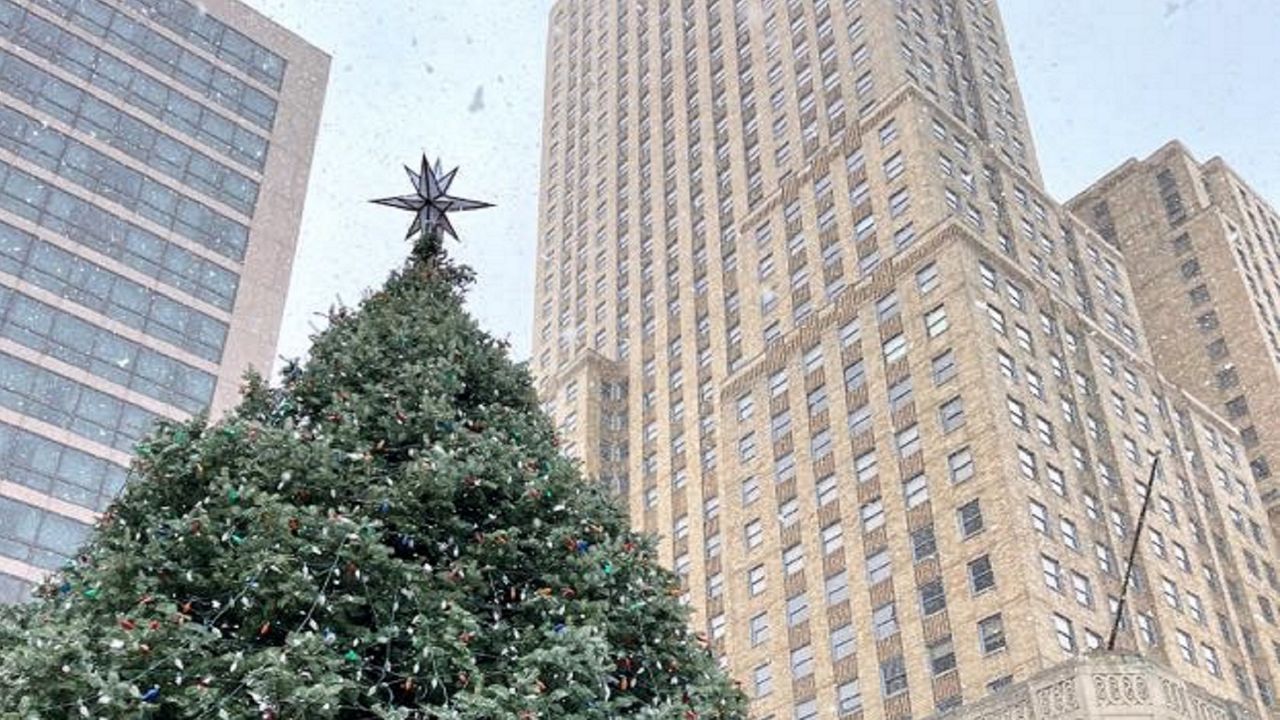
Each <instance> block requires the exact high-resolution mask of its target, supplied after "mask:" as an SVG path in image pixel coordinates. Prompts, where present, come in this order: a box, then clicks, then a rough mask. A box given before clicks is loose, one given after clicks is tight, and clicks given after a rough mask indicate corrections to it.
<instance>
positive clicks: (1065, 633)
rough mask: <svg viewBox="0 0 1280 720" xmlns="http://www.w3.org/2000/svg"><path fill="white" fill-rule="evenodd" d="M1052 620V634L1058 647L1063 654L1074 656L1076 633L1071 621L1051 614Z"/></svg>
mask: <svg viewBox="0 0 1280 720" xmlns="http://www.w3.org/2000/svg"><path fill="white" fill-rule="evenodd" d="M1052 620H1053V633H1054V636H1055V637H1056V638H1057V640H1058V647H1060V648H1062V650H1063V652H1068V653H1073V654H1074V653H1075V651H1076V631H1075V628H1074V627H1073V626H1072V625H1071V621H1070V620H1068V619H1067V618H1065V617H1063V616H1062V615H1059V614H1057V613H1054V614H1053V616H1052Z"/></svg>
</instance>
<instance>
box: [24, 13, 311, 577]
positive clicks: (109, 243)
mask: <svg viewBox="0 0 1280 720" xmlns="http://www.w3.org/2000/svg"><path fill="white" fill-rule="evenodd" d="M328 67H329V59H328V57H327V56H326V55H324V54H323V53H321V52H320V51H319V50H317V49H315V48H314V47H312V46H310V45H308V44H306V43H305V42H303V41H302V40H301V39H300V38H298V37H296V36H295V35H293V34H292V33H289V32H287V31H285V30H284V29H283V28H281V27H279V26H277V25H275V24H274V23H272V22H270V21H269V20H267V19H266V18H265V17H263V16H261V15H259V14H258V13H256V12H254V11H252V10H250V9H249V8H248V7H246V6H244V5H242V4H240V3H238V2H235V0H204V1H203V2H200V3H195V2H189V1H188V0H0V602H8V601H18V600H21V599H22V598H23V597H25V596H26V594H27V592H28V588H29V586H30V584H31V583H32V582H35V581H38V580H39V579H40V578H42V577H43V576H44V574H45V573H46V572H47V571H48V570H49V569H51V568H56V567H58V566H59V565H60V564H62V562H64V561H65V559H66V558H67V556H68V555H69V554H71V553H73V552H74V551H75V548H76V547H77V546H78V545H79V544H80V542H81V541H82V540H83V539H84V537H85V536H86V534H87V532H88V529H89V527H90V524H91V523H92V522H93V520H94V518H95V517H96V515H97V513H98V512H100V511H101V510H103V509H104V508H105V506H106V504H107V503H108V502H109V501H110V500H111V498H112V497H113V496H114V495H115V494H116V493H117V492H118V491H119V490H120V488H121V486H122V485H123V483H124V482H125V475H126V468H127V466H128V463H129V459H130V454H131V451H132V448H133V445H134V443H135V442H136V441H137V440H138V439H139V437H140V436H141V435H142V434H143V433H145V432H146V430H147V428H148V427H149V426H150V424H151V423H152V422H153V421H154V420H156V419H158V418H173V419H184V418H187V417H190V416H191V415H193V414H195V413H198V412H201V411H204V410H209V409H211V410H212V411H213V413H215V414H217V413H218V412H221V411H222V410H223V409H225V408H227V407H229V406H230V405H232V404H234V402H235V400H236V398H237V392H238V389H239V384H240V383H239V381H240V376H241V375H242V373H243V372H244V371H245V370H246V369H247V368H248V367H250V366H253V367H256V368H258V369H259V370H260V371H269V369H270V366H271V362H272V360H273V358H274V355H275V346H276V336H277V333H278V330H279V326H280V318H281V313H282V311H283V307H284V300H285V289H286V288H287V287H288V282H289V270H290V266H291V264H292V261H293V252H294V245H295V243H296V241H297V231H298V224H299V220H300V215H301V209H302V201H303V197H304V194H305V191H306V185H307V176H308V170H309V167H310V162H311V151H312V146H313V144H314V142H315V136H316V131H317V128H318V125H319V115H320V108H321V104H322V101H323V97H324V91H325V85H326V80H327V76H328Z"/></svg>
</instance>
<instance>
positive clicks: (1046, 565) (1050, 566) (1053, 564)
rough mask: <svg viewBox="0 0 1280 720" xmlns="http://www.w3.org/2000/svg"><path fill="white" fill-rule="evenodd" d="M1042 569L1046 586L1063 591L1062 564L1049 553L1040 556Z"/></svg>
mask: <svg viewBox="0 0 1280 720" xmlns="http://www.w3.org/2000/svg"><path fill="white" fill-rule="evenodd" d="M1040 571H1041V574H1042V575H1043V576H1044V584H1045V587H1047V588H1049V589H1050V590H1053V591H1055V592H1062V565H1061V563H1059V562H1058V561H1057V560H1055V559H1053V558H1051V557H1049V556H1048V555H1041V556H1040Z"/></svg>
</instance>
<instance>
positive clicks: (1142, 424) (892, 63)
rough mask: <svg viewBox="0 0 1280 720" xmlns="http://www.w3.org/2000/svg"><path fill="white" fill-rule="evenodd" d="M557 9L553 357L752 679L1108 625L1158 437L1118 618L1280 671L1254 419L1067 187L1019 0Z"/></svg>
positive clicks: (1005, 666)
mask: <svg viewBox="0 0 1280 720" xmlns="http://www.w3.org/2000/svg"><path fill="white" fill-rule="evenodd" d="M548 42H549V47H548V61H547V78H546V88H547V94H546V107H545V118H544V156H543V180H542V189H541V209H540V213H541V218H540V237H539V257H538V267H537V297H536V303H537V308H536V313H535V315H536V319H535V327H534V337H535V340H534V357H533V369H534V372H535V374H536V376H537V379H538V383H539V391H540V393H541V395H542V397H543V398H544V400H545V401H546V404H547V407H548V409H549V410H550V411H551V412H552V413H553V416H554V417H555V418H556V420H557V422H558V423H559V424H560V427H561V429H562V433H563V436H564V439H565V442H566V449H567V450H568V451H569V452H571V453H573V454H576V455H578V456H579V457H582V458H583V460H584V463H585V467H586V469H587V471H588V472H589V473H591V474H592V475H594V476H595V477H597V478H599V479H601V480H602V481H604V482H608V483H610V484H611V485H613V486H615V487H616V488H618V489H619V491H620V492H621V494H622V495H623V497H625V498H626V500H627V501H628V505H629V511H630V514H631V517H632V520H633V523H634V524H635V525H636V526H637V527H638V528H640V529H643V530H647V531H651V532H655V533H658V534H660V535H661V536H662V537H663V542H662V550H663V553H664V556H665V558H666V559H667V561H669V562H670V563H671V565H672V566H673V567H674V568H675V569H676V571H677V572H678V573H679V574H680V575H681V576H682V578H683V583H684V587H685V588H686V590H687V598H688V601H689V603H690V604H691V606H692V607H693V608H694V610H695V613H696V616H695V622H697V623H698V624H699V625H700V626H701V627H704V628H705V629H706V631H707V634H708V636H709V637H710V640H711V642H712V645H713V648H714V649H715V651H716V652H717V653H719V654H720V655H721V657H722V658H723V659H724V662H725V664H726V665H727V666H728V667H729V668H730V669H731V670H732V672H733V673H734V674H735V676H736V677H738V678H739V679H740V680H741V682H742V683H743V686H744V689H745V690H746V692H747V693H748V694H749V695H750V696H752V697H753V698H754V703H755V704H754V714H755V716H756V717H760V718H764V717H773V718H777V719H778V720H782V719H783V718H796V719H798V720H809V719H811V718H837V717H840V718H854V717H867V718H908V717H924V716H927V715H929V714H931V713H933V712H934V711H935V710H936V709H945V708H950V707H954V706H956V705H958V704H960V703H964V702H971V701H975V700H977V699H979V698H982V697H983V696H985V695H987V694H988V693H989V692H990V691H992V690H995V689H998V688H1000V687H1003V686H1005V685H1008V684H1010V683H1016V682H1020V681H1022V680H1023V679H1025V678H1028V677H1029V676H1031V675H1032V674H1034V673H1037V672H1038V671H1040V670H1042V669H1045V668H1050V667H1053V666H1056V665H1058V664H1060V663H1062V662H1063V661H1064V660H1066V659H1068V658H1070V657H1071V656H1073V655H1075V654H1078V653H1081V652H1083V651H1084V650H1086V649H1088V648H1091V647H1095V646H1097V645H1099V644H1100V643H1102V642H1103V637H1104V636H1105V634H1106V632H1107V630H1108V627H1109V618H1110V614H1111V606H1112V604H1113V603H1114V602H1115V598H1116V596H1117V595H1118V594H1119V586H1120V574H1121V572H1122V562H1123V556H1124V554H1125V552H1126V549H1127V547H1128V544H1129V540H1130V539H1131V538H1132V534H1133V529H1134V527H1135V522H1136V516H1137V510H1138V507H1139V505H1140V502H1141V493H1143V492H1146V484H1145V483H1146V478H1147V473H1148V472H1149V467H1150V463H1151V458H1152V454H1153V453H1155V452H1163V460H1162V462H1163V472H1162V473H1161V475H1160V477H1159V479H1158V481H1157V483H1156V486H1155V489H1154V492H1155V493H1156V496H1155V497H1154V502H1153V508H1152V513H1151V523H1150V525H1149V528H1150V531H1151V532H1150V535H1148V536H1146V538H1144V542H1143V543H1142V545H1141V550H1140V553H1139V561H1140V567H1141V572H1140V574H1139V577H1140V581H1141V582H1140V583H1139V585H1138V589H1137V590H1136V591H1131V592H1130V600H1131V605H1130V612H1129V613H1128V623H1127V625H1126V626H1125V628H1124V630H1123V631H1122V633H1121V638H1120V642H1119V647H1121V648H1125V649H1129V650H1132V651H1139V652H1142V653H1143V654H1145V655H1147V656H1149V657H1152V658H1154V659H1155V660H1156V661H1157V662H1158V663H1161V664H1164V665H1167V666H1168V667H1170V668H1172V669H1173V671H1175V672H1176V673H1177V674H1178V675H1179V676H1181V677H1184V678H1186V679H1188V680H1190V681H1191V682H1193V683H1196V684H1199V685H1202V686H1204V687H1205V688H1207V689H1209V690H1210V692H1212V693H1214V694H1217V695H1219V696H1222V697H1229V698H1236V699H1238V700H1240V701H1241V702H1243V703H1245V704H1246V705H1248V706H1250V707H1257V705H1258V703H1259V702H1260V698H1262V699H1264V700H1265V702H1266V703H1268V704H1269V703H1271V702H1272V695H1273V690H1272V688H1273V676H1274V674H1275V671H1276V667H1275V655H1274V654H1273V650H1275V649H1276V648H1280V646H1274V647H1273V644H1272V643H1273V639H1275V640H1280V631H1277V629H1276V627H1275V625H1274V623H1275V615H1274V612H1275V611H1274V607H1273V605H1274V603H1273V600H1272V596H1273V595H1274V593H1275V592H1276V588H1277V579H1276V576H1275V570H1274V567H1273V564H1272V562H1271V558H1272V557H1274V552H1273V547H1272V545H1271V543H1272V542H1273V541H1272V539H1271V536H1270V534H1269V533H1266V532H1264V531H1263V525H1262V523H1263V515H1262V512H1261V509H1260V507H1259V506H1258V504H1257V502H1256V501H1255V500H1254V497H1255V495H1254V493H1253V491H1252V487H1253V485H1252V483H1251V482H1245V483H1244V484H1243V485H1242V486H1240V487H1237V486H1236V485H1235V484H1234V483H1231V484H1228V485H1227V486H1225V487H1224V486H1221V485H1219V484H1218V483H1216V482H1215V479H1214V477H1212V476H1211V475H1210V472H1209V470H1208V469H1207V468H1209V469H1211V468H1213V467H1214V466H1217V465H1221V466H1223V467H1224V468H1226V470H1227V472H1228V473H1234V474H1242V475H1243V477H1245V478H1247V477H1248V475H1247V469H1246V466H1245V464H1244V457H1243V451H1242V449H1241V447H1240V444H1239V442H1238V441H1237V440H1235V439H1234V433H1233V432H1232V431H1231V430H1230V427H1229V426H1228V425H1226V424H1225V423H1224V422H1223V421H1222V420H1221V419H1220V418H1218V417H1217V416H1216V415H1214V414H1213V413H1212V412H1211V411H1209V410H1208V409H1207V408H1205V407H1204V406H1203V405H1200V404H1198V403H1197V402H1196V401H1194V400H1192V399H1190V398H1188V397H1187V396H1185V395H1184V394H1183V393H1182V392H1181V391H1179V390H1177V389H1176V388H1173V387H1172V386H1170V385H1167V384H1166V383H1164V382H1163V380H1161V379H1160V378H1158V377H1157V376H1156V375H1155V373H1154V372H1153V371H1152V368H1151V363H1150V355H1149V351H1148V348H1147V345H1146V342H1145V340H1144V338H1143V332H1142V330H1141V326H1140V324H1139V322H1138V319H1137V316H1136V313H1135V311H1134V301H1133V299H1132V297H1133V296H1132V292H1131V289H1130V286H1129V280H1128V276H1127V274H1126V273H1125V270H1124V264H1123V262H1122V258H1121V256H1120V254H1119V253H1118V251H1116V250H1115V249H1114V248H1112V247H1111V246H1110V245H1108V243H1106V242H1105V241H1103V240H1101V239H1100V238H1099V237H1098V236H1097V235H1095V234H1094V233H1093V232H1091V231H1090V230H1089V229H1088V228H1087V227H1086V226H1084V225H1083V224H1082V223H1080V222H1079V221H1077V220H1075V219H1074V218H1073V217H1072V216H1070V215H1069V214H1067V213H1064V212H1063V211H1062V210H1061V209H1060V207H1059V206H1058V205H1057V204H1056V203H1054V202H1053V201H1052V200H1051V199H1050V198H1048V197H1047V196H1046V195H1045V194H1044V192H1043V190H1042V189H1041V187H1040V181H1039V169H1038V167H1037V164H1036V161H1035V157H1034V152H1033V150H1032V146H1031V139H1030V137H1029V135H1028V131H1027V124H1026V118H1025V115H1024V112H1023V108H1022V102H1021V98H1020V95H1019V92H1018V89H1017V85H1016V81H1015V79H1014V77H1013V73H1012V63H1011V60H1010V58H1009V53H1008V48H1007V46H1006V43H1005V38H1004V35H1003V31H1002V28H1001V24H1000V20H999V16H998V13H997V11H996V8H995V6H994V4H993V3H989V2H984V3H979V2H977V1H976V0H958V1H957V0H943V1H940V2H927V1H925V0H901V1H900V2H894V3H890V2H878V1H877V2H872V1H870V0H847V1H845V2H837V1H834V0H832V1H825V2H824V1H818V2H815V1H812V0H810V1H800V0H794V1H791V2H786V1H785V0H773V1H766V0H738V1H737V2H733V1H731V0H696V1H694V0H690V1H688V2H681V1H680V0H639V1H638V2H602V1H597V0H561V2H558V3H557V4H556V6H555V7H554V9H553V10H552V17H551V30H550V33H549V40H548ZM1241 488H1243V491H1244V492H1245V494H1244V495H1241V494H1240V493H1241ZM1228 508H1230V509H1231V511H1232V513H1233V514H1232V515H1231V521H1230V523H1229V522H1228V521H1227V520H1226V519H1225V517H1226V514H1227V512H1228ZM1231 523H1234V527H1232V526H1231ZM1242 558H1243V562H1241V560H1242ZM1246 563H1249V564H1248V567H1249V568H1251V569H1253V570H1256V572H1253V573H1247V572H1245V569H1244V568H1245V567H1246Z"/></svg>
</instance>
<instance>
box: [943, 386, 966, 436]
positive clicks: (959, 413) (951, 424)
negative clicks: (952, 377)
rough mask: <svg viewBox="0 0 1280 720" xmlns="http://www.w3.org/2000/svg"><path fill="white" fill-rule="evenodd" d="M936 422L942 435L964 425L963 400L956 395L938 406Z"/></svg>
mask: <svg viewBox="0 0 1280 720" xmlns="http://www.w3.org/2000/svg"><path fill="white" fill-rule="evenodd" d="M938 421H939V423H940V424H941V425H942V431H943V432H944V433H949V432H951V431H952V430H955V429H956V428H958V427H960V426H961V425H964V399H963V398H961V397H960V396H959V395H957V396H955V397H953V398H951V399H950V400H948V401H946V402H944V403H943V404H942V405H941V406H939V407H938Z"/></svg>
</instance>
